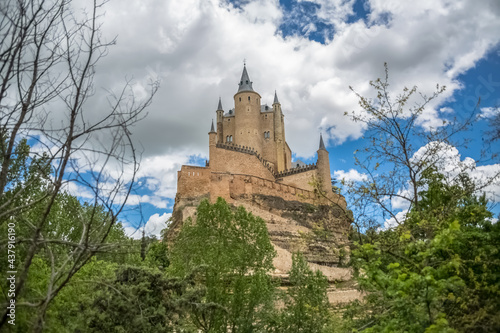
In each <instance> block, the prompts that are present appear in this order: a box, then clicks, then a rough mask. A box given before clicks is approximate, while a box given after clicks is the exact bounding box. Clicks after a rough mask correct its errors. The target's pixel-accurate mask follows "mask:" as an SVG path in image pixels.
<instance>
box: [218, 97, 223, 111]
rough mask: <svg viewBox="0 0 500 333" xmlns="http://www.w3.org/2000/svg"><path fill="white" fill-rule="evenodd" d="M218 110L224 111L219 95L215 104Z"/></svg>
mask: <svg viewBox="0 0 500 333" xmlns="http://www.w3.org/2000/svg"><path fill="white" fill-rule="evenodd" d="M219 110H221V111H224V109H223V108H222V101H221V99H220V97H219V105H218V106H217V111H219Z"/></svg>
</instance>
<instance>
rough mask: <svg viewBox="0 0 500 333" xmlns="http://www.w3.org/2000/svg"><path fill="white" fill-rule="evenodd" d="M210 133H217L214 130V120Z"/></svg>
mask: <svg viewBox="0 0 500 333" xmlns="http://www.w3.org/2000/svg"><path fill="white" fill-rule="evenodd" d="M209 133H215V128H214V120H213V119H212V127H211V128H210V132H209Z"/></svg>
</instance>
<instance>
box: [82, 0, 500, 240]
mask: <svg viewBox="0 0 500 333" xmlns="http://www.w3.org/2000/svg"><path fill="white" fill-rule="evenodd" d="M84 4H85V1H83V0H82V1H81V2H77V3H76V5H75V10H77V11H78V10H80V8H81V7H82V6H83V5H84ZM103 10H104V16H103V17H102V27H101V31H102V37H103V38H104V39H107V40H113V38H115V37H116V44H115V45H113V46H111V47H110V48H109V51H108V54H107V56H106V57H104V58H103V59H101V61H100V62H99V63H98V65H97V68H96V77H95V84H94V86H95V88H96V89H107V90H111V91H113V90H115V91H116V90H119V89H120V87H122V86H123V84H124V83H125V81H126V80H131V81H132V82H133V88H134V92H135V93H136V96H137V97H138V98H140V97H141V96H144V95H145V94H146V91H147V90H148V88H149V84H150V82H151V81H153V80H159V81H160V89H159V91H158V92H157V94H156V95H155V97H154V100H153V102H152V104H151V106H150V107H149V108H148V110H147V113H148V115H147V117H146V118H145V119H143V120H142V121H141V122H140V123H138V124H137V125H136V126H135V127H134V128H133V129H132V133H133V138H134V140H135V142H136V144H137V146H138V147H140V149H141V151H142V161H141V169H140V170H139V181H138V186H137V189H136V190H135V192H134V193H133V195H132V197H131V200H129V203H128V205H127V211H126V212H125V214H124V215H122V217H121V218H122V221H123V224H124V226H125V229H126V231H127V233H128V234H130V235H132V236H133V237H139V236H140V234H141V231H137V232H135V233H134V231H135V230H136V229H137V228H138V227H140V226H141V225H142V226H143V227H144V225H145V231H146V233H147V234H150V235H159V231H160V230H161V229H162V228H164V227H165V222H166V221H167V220H168V218H169V217H170V215H171V212H172V208H173V204H174V198H175V193H176V179H177V171H178V170H180V168H181V165H183V164H192V165H204V163H205V160H206V159H207V158H208V134H207V133H208V131H209V129H210V124H211V121H212V119H214V118H215V111H216V109H217V103H218V99H219V97H221V99H222V105H223V108H224V109H225V110H228V109H230V108H232V107H234V102H233V96H234V94H235V93H236V92H237V83H238V81H239V79H240V76H241V72H242V69H243V62H244V61H245V62H246V66H247V70H248V73H249V76H250V79H251V80H252V81H253V88H254V90H255V91H257V92H258V93H259V94H260V95H261V96H262V102H263V103H267V104H268V105H272V102H273V96H274V91H276V92H277V95H278V98H279V100H280V102H281V105H282V109H283V112H284V115H285V129H286V138H287V142H288V144H289V145H290V147H291V149H292V151H293V153H294V158H300V159H302V160H303V161H305V162H306V163H311V162H315V159H316V156H315V153H316V150H317V147H318V142H319V135H320V133H322V135H323V138H324V139H325V144H326V147H327V149H328V150H329V152H330V165H331V168H332V176H333V177H335V178H337V179H341V178H346V179H353V180H356V179H361V178H362V177H363V175H361V174H360V172H359V170H358V169H356V166H355V165H354V159H353V152H354V151H355V150H356V149H359V147H361V146H363V145H364V143H365V142H364V139H362V136H363V134H364V130H365V129H364V127H363V126H362V125H361V124H359V123H354V122H352V121H351V120H350V119H349V117H346V116H344V113H345V112H351V111H353V110H359V106H358V99H357V97H356V95H355V94H354V93H353V92H352V91H351V90H350V89H349V87H350V86H352V87H353V89H355V91H357V92H358V93H359V94H361V95H363V96H371V95H370V94H372V93H373V91H371V90H370V88H369V81H370V80H374V79H376V78H378V77H382V76H383V75H384V62H387V64H388V67H389V73H390V82H391V89H393V90H392V91H394V92H397V91H401V89H402V88H403V87H404V86H408V87H412V86H414V85H416V86H417V87H418V89H419V91H421V92H423V93H427V94H430V93H432V92H433V91H434V89H435V87H436V84H439V85H445V86H446V87H447V89H446V91H445V93H443V94H442V95H440V97H439V98H438V99H437V100H435V102H434V103H432V104H431V105H429V107H428V108H427V109H426V112H425V113H424V115H423V117H422V118H421V122H420V126H421V127H422V131H425V130H426V129H428V128H429V127H430V126H439V124H441V123H442V120H443V119H447V118H448V117H450V116H451V115H453V116H456V117H457V118H459V119H460V117H464V115H465V114H467V112H471V111H472V110H473V109H474V107H476V104H477V101H478V98H481V104H480V105H479V110H478V113H480V114H482V115H483V117H481V118H478V120H477V126H476V129H475V132H474V133H469V134H467V135H470V136H471V138H472V140H473V142H474V143H473V144H472V145H471V147H470V148H468V149H462V150H458V149H455V150H453V154H451V156H450V157H449V158H450V161H468V162H471V161H472V163H475V161H477V160H478V158H479V156H478V155H477V152H478V150H479V149H478V147H480V146H481V145H482V142H481V139H480V138H482V137H483V136H484V135H483V134H484V133H483V132H484V130H485V129H487V119H488V117H489V116H491V114H492V112H491V111H492V108H494V107H495V106H497V105H500V43H499V42H500V33H499V32H500V2H499V1H498V0H484V1H481V2H477V1H474V0H450V1H447V0H421V1H400V0H393V1H391V0H312V1H296V0H286V1H278V0H239V1H238V0H235V1H223V0H221V1H219V0H135V1H134V0H127V1H118V0H111V1H109V2H108V3H107V4H106V5H105V6H104V7H103ZM90 103H91V105H92V108H91V109H94V110H95V111H94V112H99V110H100V107H101V106H102V103H103V101H102V100H99V99H97V98H96V99H94V100H91V101H90ZM92 103H93V104H92ZM477 167H478V170H476V172H479V173H481V172H484V173H488V172H492V170H493V171H494V170H498V168H499V167H500V165H497V164H494V163H493V162H491V161H490V162H489V163H488V162H485V163H482V164H481V163H479V162H478V165H477ZM497 185H498V184H497ZM499 189H500V186H496V187H492V188H490V190H491V191H493V192H495V191H496V193H500V191H499ZM493 200H494V201H500V200H499V199H498V198H496V199H495V198H493ZM138 204H141V214H139V213H138V210H137V205H138Z"/></svg>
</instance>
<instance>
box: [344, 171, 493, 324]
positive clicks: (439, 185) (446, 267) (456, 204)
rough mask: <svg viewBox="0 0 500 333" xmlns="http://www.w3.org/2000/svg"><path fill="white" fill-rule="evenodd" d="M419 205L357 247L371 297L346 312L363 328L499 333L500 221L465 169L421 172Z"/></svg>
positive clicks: (355, 259) (361, 277)
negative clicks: (453, 175) (449, 177)
mask: <svg viewBox="0 0 500 333" xmlns="http://www.w3.org/2000/svg"><path fill="white" fill-rule="evenodd" d="M422 186H423V187H424V188H425V190H423V191H421V192H420V193H419V197H420V204H419V206H418V208H417V207H414V208H413V209H412V210H411V211H410V212H409V214H408V216H407V219H406V220H405V222H404V223H403V224H401V225H399V226H397V227H396V228H393V229H389V230H382V231H380V232H378V233H376V234H374V236H373V237H374V240H373V241H372V242H370V243H366V244H364V245H362V246H360V247H359V248H358V249H357V250H355V251H353V262H354V264H355V265H356V267H357V269H358V272H359V276H358V280H359V282H360V285H361V287H362V289H363V290H365V291H366V292H367V297H366V303H365V304H364V305H362V306H359V308H357V311H348V312H347V314H348V317H349V316H350V317H351V319H352V318H357V319H356V320H355V323H356V324H355V325H354V327H357V328H363V329H366V330H365V331H366V332H388V331H391V332H498V331H499V330H500V312H499V309H500V289H499V287H498V281H499V279H500V252H499V245H500V225H499V224H498V223H492V222H491V216H492V215H491V213H490V212H489V211H488V209H487V201H486V200H485V197H484V195H483V196H480V197H477V196H476V195H475V194H474V193H475V186H474V185H473V183H472V182H471V181H470V179H469V178H468V177H467V176H466V175H461V176H460V177H459V179H458V180H457V181H455V182H454V183H452V184H449V183H447V182H446V181H445V177H444V176H443V175H441V174H439V173H436V172H435V170H434V169H428V170H426V171H425V172H424V173H423V175H422Z"/></svg>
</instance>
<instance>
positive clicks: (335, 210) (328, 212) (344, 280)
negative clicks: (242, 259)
mask: <svg viewBox="0 0 500 333" xmlns="http://www.w3.org/2000/svg"><path fill="white" fill-rule="evenodd" d="M203 199H204V197H196V198H188V199H185V198H182V199H179V198H177V199H176V203H175V206H174V211H173V214H172V224H171V226H170V228H169V233H168V234H167V241H169V242H170V241H173V240H174V238H175V235H176V234H177V233H178V231H179V229H180V227H181V225H182V221H184V220H185V219H187V218H189V217H192V218H196V216H195V215H196V207H197V206H198V204H199V203H200V202H201V200H203ZM232 199H233V203H232V204H233V205H234V206H243V207H245V209H247V211H250V212H252V213H253V214H254V215H256V216H259V217H261V218H262V219H264V221H266V223H267V228H268V230H269V236H270V239H271V242H272V243H273V245H274V248H275V249H276V253H277V255H276V257H275V259H274V267H275V270H274V275H275V276H277V277H279V278H281V280H282V284H283V285H284V286H286V284H287V282H288V271H289V270H290V269H291V267H292V253H294V252H298V251H300V252H302V253H303V254H304V256H305V258H306V259H307V261H308V262H309V265H310V266H311V268H313V269H317V270H320V271H321V272H322V273H323V274H324V275H325V276H326V277H327V278H328V281H329V282H330V284H331V285H330V290H329V295H328V296H329V299H330V302H331V303H344V302H348V301H351V300H353V299H355V298H358V297H359V293H358V292H357V291H356V290H355V289H354V288H353V287H352V285H353V283H352V281H351V279H352V273H351V270H350V269H349V268H346V267H344V265H345V264H346V263H347V262H348V261H349V244H348V239H347V236H348V232H349V230H350V223H349V219H348V217H347V216H346V214H345V212H344V209H343V208H342V207H337V206H334V205H330V206H327V205H319V206H315V205H311V204H307V203H301V202H299V201H286V200H284V199H282V198H280V197H275V196H266V195H259V194H253V195H251V196H240V197H237V198H232Z"/></svg>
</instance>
